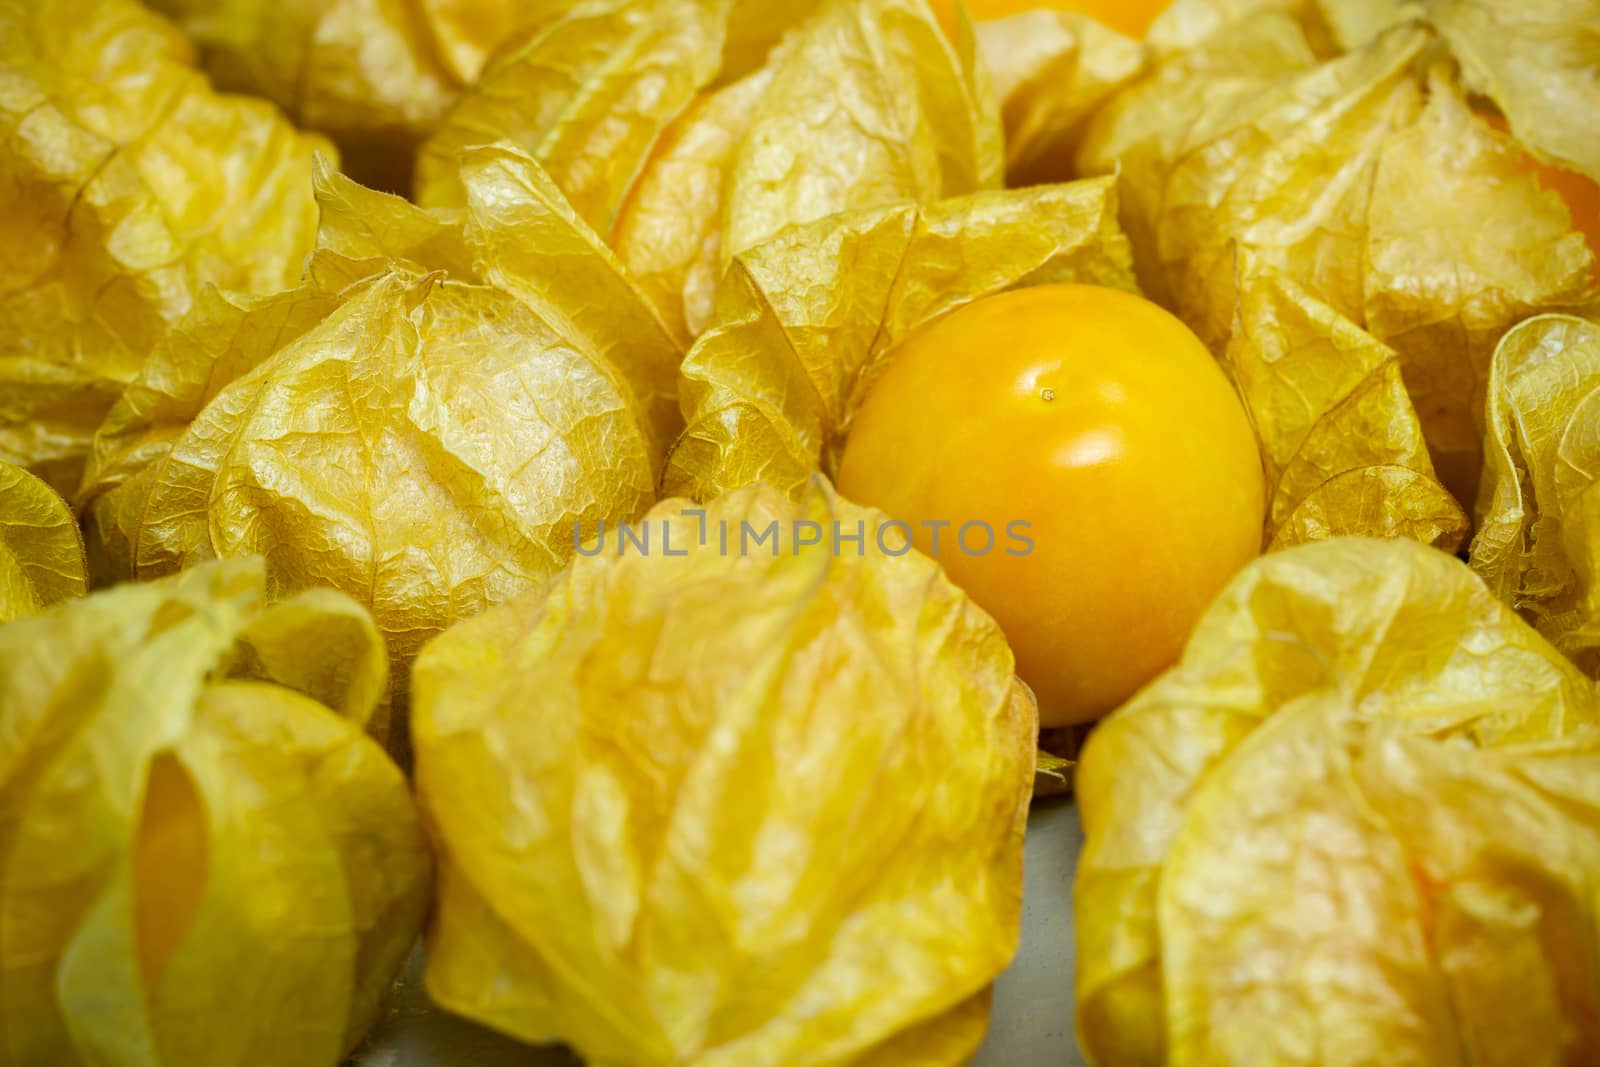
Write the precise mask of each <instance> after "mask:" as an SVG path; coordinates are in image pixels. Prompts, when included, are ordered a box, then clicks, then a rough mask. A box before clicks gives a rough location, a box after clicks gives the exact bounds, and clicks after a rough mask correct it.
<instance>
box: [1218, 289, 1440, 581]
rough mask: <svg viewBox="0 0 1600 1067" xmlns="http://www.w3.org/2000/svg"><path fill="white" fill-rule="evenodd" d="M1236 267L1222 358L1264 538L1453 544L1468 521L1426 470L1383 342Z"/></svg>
mask: <svg viewBox="0 0 1600 1067" xmlns="http://www.w3.org/2000/svg"><path fill="white" fill-rule="evenodd" d="M1238 269H1239V273H1240V281H1239V310H1238V315H1237V319H1236V321H1235V324H1234V328H1233V332H1232V336H1231V337H1230V338H1229V340H1228V344H1227V348H1226V349H1225V350H1224V352H1223V357H1222V362H1223V366H1224V367H1225V368H1226V369H1227V371H1228V373H1229V376H1230V377H1231V378H1232V379H1233V382H1234V385H1235V386H1236V387H1237V388H1238V390H1239V396H1240V399H1241V400H1243V402H1244V406H1245V411H1246V412H1247V413H1248V414H1249V416H1250V421H1251V423H1252V424H1253V425H1254V426H1255V430H1256V437H1257V439H1258V440H1259V441H1260V442H1261V453H1262V462H1263V464H1264V466H1265V470H1266V475H1267V484H1268V486H1269V494H1268V506H1267V528H1266V540H1267V545H1268V547H1269V548H1270V549H1273V550H1276V549H1281V548H1289V547H1292V546H1293V545H1297V544H1304V543H1305V542H1307V541H1320V540H1327V539H1328V538H1331V537H1345V536H1360V537H1378V538H1393V537H1409V538H1412V539H1413V540H1417V541H1421V542H1422V543H1424V544H1429V545H1432V546H1434V547H1435V548H1438V549H1441V550H1443V551H1445V552H1451V553H1453V552H1455V551H1456V550H1457V549H1458V548H1460V547H1461V545H1462V543H1463V542H1464V541H1465V540H1466V536H1467V531H1468V529H1469V528H1470V526H1471V523H1470V521H1469V520H1468V518H1467V515H1466V513H1465V512H1464V511H1463V510H1462V508H1461V505H1460V504H1458V503H1457V502H1456V500H1455V498H1454V497H1452V496H1451V495H1450V493H1449V491H1448V490H1446V489H1445V487H1444V486H1443V485H1441V484H1440V483H1439V481H1438V479H1437V478H1436V477H1435V476H1434V470H1433V463H1432V461H1431V460H1430V459H1429V456H1428V448H1427V444H1426V442H1425V441H1424V440H1423V435H1422V426H1421V424H1420V422H1419V421H1418V419H1417V413H1416V410H1415V409H1414V408H1413V407H1412V406H1411V397H1410V396H1409V395H1408V393H1407V392H1406V386H1405V381H1404V378H1403V376H1402V374H1401V370H1400V360H1399V357H1398V355H1397V354H1396V353H1395V351H1394V350H1393V349H1391V348H1389V347H1388V346H1387V345H1384V344H1382V343H1380V342H1379V341H1377V340H1376V339H1375V338H1373V337H1372V336H1371V335H1370V334H1368V333H1366V332H1364V331H1362V330H1361V329H1360V328H1358V327H1357V326H1356V325H1355V324H1353V323H1351V322H1350V321H1349V320H1348V319H1345V318H1344V317H1343V316H1341V315H1340V314H1339V313H1338V312H1337V311H1334V310H1333V309H1332V308H1330V307H1328V306H1327V305H1326V304H1324V303H1322V302H1321V301H1318V300H1317V299H1316V298H1314V297H1313V296H1311V294H1310V293H1308V292H1306V290H1305V289H1304V288H1303V287H1302V286H1299V285H1297V284H1295V283H1294V282H1292V281H1290V280H1289V279H1287V278H1285V277H1283V276H1282V275H1280V274H1278V273H1277V272H1276V271H1273V270H1271V269H1270V268H1264V267H1262V266H1261V265H1259V264H1257V263H1255V262H1254V261H1253V260H1251V259H1249V258H1245V259H1243V260H1242V261H1241V263H1240V264H1239V267H1238Z"/></svg>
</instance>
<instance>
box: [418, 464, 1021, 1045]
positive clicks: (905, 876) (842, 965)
mask: <svg viewBox="0 0 1600 1067" xmlns="http://www.w3.org/2000/svg"><path fill="white" fill-rule="evenodd" d="M886 522H887V520H886V519H885V518H884V516H882V515H881V514H880V513H877V512H871V511H867V510H865V509H862V508H858V507H856V506H854V505H852V504H850V503H848V502H847V501H845V500H843V499H841V498H839V497H837V496H836V495H834V493H833V492H832V490H831V489H829V488H828V487H827V486H826V484H825V483H823V482H821V481H820V480H818V481H816V482H813V483H811V487H810V488H808V489H807V490H806V492H805V493H804V494H803V495H802V497H801V498H800V499H799V500H798V501H791V500H789V499H786V498H785V497H784V496H782V495H781V494H779V493H777V492H776V491H774V490H772V489H770V488H767V487H764V486H755V487H750V488H748V489H745V490H742V491H739V492H736V493H733V494H730V495H728V496H725V497H722V498H720V499H719V500H717V501H715V502H713V503H711V504H709V505H707V506H706V507H705V508H703V509H699V508H695V507H694V506H693V505H692V504H690V503H689V502H688V501H683V500H678V501H667V502H664V503H662V504H661V505H659V506H658V507H657V508H656V509H655V510H654V511H652V512H651V513H650V515H649V516H648V517H647V519H646V520H645V522H644V523H643V524H642V525H640V526H636V527H634V528H633V529H632V533H631V536H632V537H635V538H636V537H637V536H638V535H639V533H640V531H641V530H643V531H645V534H644V535H645V536H647V537H649V538H651V539H653V540H652V541H651V547H650V548H649V549H648V550H645V551H644V552H641V551H639V550H638V549H637V541H636V540H631V539H630V535H629V534H625V533H623V532H622V531H620V530H616V529H612V530H610V531H608V532H607V533H606V535H605V536H604V537H603V538H602V539H600V540H599V541H597V542H595V543H593V544H592V545H591V546H590V548H589V549H587V550H586V552H585V555H584V556H582V557H579V558H577V559H575V560H574V561H573V564H572V566H571V567H570V568H568V570H567V571H566V572H564V573H563V574H562V575H561V576H560V577H559V578H558V579H556V580H555V581H553V582H552V583H551V584H550V585H548V586H546V587H545V588H543V589H540V590H538V591H535V592H530V593H527V594H525V595H523V596H520V597H518V598H516V599H515V600H512V601H510V602H509V603H507V604H504V605H501V606H499V607H497V608H493V609H491V610H489V611H487V612H485V613H484V614H483V615H480V616H479V617H477V618H475V619H472V620H468V621H467V622H465V623H462V624H460V625H458V626H456V627H454V628H452V629H451V630H450V631H449V632H447V633H445V634H444V635H442V636H441V637H439V638H436V639H435V640H434V641H433V642H431V643H430V644H429V646H428V648H427V649H426V650H424V652H423V654H422V656H421V657H420V658H419V659H418V661H417V668H416V683H415V686H416V688H415V695H416V703H415V720H414V722H415V735H416V746H417V784H418V791H419V797H420V800H421V803H422V804H423V805H424V807H425V810H426V811H427V813H428V818H429V820H430V825H432V826H433V827H435V828H436V832H437V838H436V840H437V844H438V846H439V848H440V850H441V851H440V855H441V868H442V878H441V897H440V900H439V904H438V907H437V909H436V910H435V913H434V916H435V918H434V922H433V924H432V927H431V929H430V931H429V935H428V988H429V991H430V992H431V993H432V995H433V996H434V997H435V998H437V999H438V1000H439V1002H440V1003H441V1004H443V1005H444V1006H446V1007H447V1008H449V1009H451V1010H453V1011H456V1012H459V1013H462V1014H465V1015H467V1016H470V1017H472V1018H474V1019H477V1020H478V1021H480V1022H485V1023H488V1024H489V1025H492V1026H494V1027H496V1028H497V1029H500V1030H502V1031H504V1032H506V1033H509V1034H512V1035H514V1036H516V1037H518V1038H520V1039H523V1040H526V1041H531V1042H536V1043H543V1042H552V1041H558V1040H559V1041H565V1042H568V1043H570V1044H571V1045H573V1046H574V1047H575V1048H576V1049H577V1050H578V1051H579V1052H580V1053H581V1054H582V1055H583V1056H584V1057H585V1058H586V1059H587V1060H588V1061H589V1062H591V1063H605V1064H610V1065H616V1067H649V1065H659V1067H689V1065H695V1067H733V1065H738V1067H756V1065H770V1067H778V1065H781V1064H795V1063H802V1062H803V1063H805V1064H807V1065H810V1067H834V1065H838V1067H843V1065H846V1064H849V1065H860V1067H867V1065H883V1067H888V1065H903V1064H911V1063H915V1064H924V1065H928V1067H934V1065H942V1064H949V1065H954V1064H959V1063H965V1062H966V1061H967V1059H968V1058H969V1057H970V1056H971V1054H972V1053H973V1051H974V1050H975V1048H976V1046H977V1044H978V1042H979V1040H980V1039H981V1038H982V1035H983V1031H984V1029H985V1027H986V1024H987V1016H988V987H989V984H990V982H991V981H992V980H993V979H994V977H995V975H996V974H997V973H998V972H999V971H1000V970H1001V968H1003V967H1004V966H1005V964H1006V963H1007V961H1008V960H1009V959H1010V957H1011V954H1012V952H1013V951H1014V949H1015V946H1016V941H1017V933H1018V922H1019V919H1020V903H1021V874H1022V866H1021V861H1022V853H1021V848H1022V835H1023V829H1024V823H1025V819H1026V809H1027V805H1028V797H1029V792H1030V788H1031V786H1032V782H1033V773H1034V747H1033V745H1034V737H1035V733H1036V730H1037V716H1036V713H1035V710H1034V706H1033V701H1032V698H1031V697H1030V696H1029V694H1028V691H1027V688H1026V687H1025V686H1023V685H1022V684H1021V683H1020V682H1018V681H1017V680H1016V679H1015V677H1014V675H1013V666H1012V658H1011V653H1010V650H1009V649H1008V648H1007V646H1006V643H1005V640H1004V638H1003V637H1002V635H1001V633H1000V631H999V628H998V627H997V626H996V625H995V624H994V622H993V621H992V620H991V619H990V618H989V617H988V616H987V615H985V614H984V613H983V612H982V611H981V610H979V609H978V608H977V607H976V606H974V605H973V604H972V603H971V602H970V601H968V600H967V598H966V597H965V596H964V595H963V594H962V593H961V592H960V591H959V590H958V589H957V588H956V587H955V586H954V585H952V584H951V583H950V582H949V580H948V579H946V578H945V577H944V575H943V573H942V572H941V571H940V570H939V568H938V566H937V564H936V563H934V562H933V561H932V560H930V559H928V558H926V557H924V556H921V555H919V554H917V553H915V552H912V553H909V554H900V555H893V554H891V553H892V552H893V551H895V550H896V548H897V546H900V545H902V544H903V541H902V540H900V539H896V538H893V537H891V538H890V541H889V544H888V547H887V549H886V548H883V547H879V546H878V544H877V539H878V534H879V533H880V527H881V524H883V523H886ZM836 523H837V524H839V525H838V526H837V527H835V526H834V525H833V524H836ZM806 524H816V526H815V527H814V528H815V529H818V530H822V531H823V534H822V539H821V540H820V542H819V541H816V540H813V539H812V538H811V533H810V529H809V528H808V527H807V525H806ZM836 528H837V529H842V530H843V531H844V532H845V533H846V534H847V535H848V534H853V533H854V532H856V531H858V530H859V531H860V532H862V533H863V534H864V537H865V540H864V542H863V543H862V547H861V549H860V551H857V550H856V549H855V548H853V547H851V546H850V545H849V544H846V545H845V546H844V547H843V548H842V550H840V551H837V552H836V551H835V550H834V545H833V544H832V542H831V540H830V539H831V537H832V533H831V532H830V531H831V530H833V529H836ZM762 533H770V539H769V540H768V541H767V542H766V543H765V544H754V543H753V542H752V541H750V540H749V539H750V538H751V537H754V536H757V535H758V534H762ZM724 538H726V541H724ZM724 544H726V548H724V547H723V546H724ZM591 552H592V553H593V554H592V555H591V554H590V553H591Z"/></svg>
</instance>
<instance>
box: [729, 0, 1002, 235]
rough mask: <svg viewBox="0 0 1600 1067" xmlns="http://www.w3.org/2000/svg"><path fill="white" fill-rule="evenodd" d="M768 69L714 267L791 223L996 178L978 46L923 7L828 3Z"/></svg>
mask: <svg viewBox="0 0 1600 1067" xmlns="http://www.w3.org/2000/svg"><path fill="white" fill-rule="evenodd" d="M772 63H773V66H774V71H773V78H772V84H771V86H770V88H769V89H768V92H767V94H766V95H765V96H764V97H763V99H762V102H761V104H760V105H759V106H758V107H757V110H756V115H755V118H754V119H753V121H752V122H751V125H750V129H749V130H748V131H747V132H746V134H745V137H744V139H743V142H742V144H741V146H740V150H739V153H738V155H737V157H736V159H735V161H734V164H733V169H732V172H731V174H730V175H729V183H730V185H729V191H728V194H727V201H726V203H727V207H726V209H725V211H726V216H725V224H726V233H727V235H726V238H725V240H724V244H723V255H724V263H727V262H728V261H730V260H731V259H732V257H733V256H735V255H736V254H738V253H739V252H742V251H744V250H746V249H749V248H753V247H755V246H756V245H758V244H761V243H762V242H763V241H766V240H767V239H768V238H770V237H772V236H774V235H776V234H779V233H781V232H782V231H783V230H785V229H786V228H788V227H790V226H795V225H801V224H804V223H808V222H813V221H815V220H818V219H822V218H825V217H827V216H829V215H834V214H838V213H840V212H844V211H850V210H854V209H864V208H872V207H881V206H886V205H889V204H894V203H897V202H900V201H904V200H910V201H914V202H917V203H931V202H934V201H937V200H942V199H945V198H948V197H952V196H962V195H965V194H968V193H974V192H977V191H979V190H982V189H992V188H996V187H998V186H999V185H1000V184H1001V180H1002V178H1003V169H1004V155H1003V151H1004V150H1003V146H1002V133H1001V129H1000V121H999V113H998V106H997V104H996V102H995V100H994V96H993V93H992V90H991V88H990V86H989V84H988V79H987V75H986V73H985V71H984V68H983V66H982V63H981V62H980V61H979V58H978V55H977V45H976V42H975V41H973V40H972V39H971V38H970V37H968V38H966V39H964V40H963V41H961V42H960V43H958V44H956V45H952V44H951V43H950V42H949V40H948V39H947V38H946V36H945V34H944V32H943V30H941V29H940V28H939V24H938V23H937V22H936V21H935V20H934V18H933V14H932V12H931V10H930V9H929V8H928V5H927V4H926V3H925V2H924V0H826V2H825V3H823V4H822V5H821V6H820V7H819V9H818V10H817V13H816V14H815V15H814V16H813V17H812V18H811V20H810V21H808V22H807V23H806V24H805V25H804V26H803V27H802V28H801V30H800V31H798V32H797V34H796V35H795V37H794V39H793V40H792V42H790V43H789V44H788V45H786V46H785V47H783V48H781V49H780V50H779V51H778V53H777V54H776V55H775V56H774V58H773V60H772ZM841 105H842V106H841Z"/></svg>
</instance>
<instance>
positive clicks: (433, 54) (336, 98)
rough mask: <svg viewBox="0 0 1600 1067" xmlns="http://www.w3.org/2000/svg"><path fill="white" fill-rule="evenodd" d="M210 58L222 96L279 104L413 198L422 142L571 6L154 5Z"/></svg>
mask: <svg viewBox="0 0 1600 1067" xmlns="http://www.w3.org/2000/svg"><path fill="white" fill-rule="evenodd" d="M150 2H151V6H153V7H155V8H156V9H157V10H160V11H163V12H165V13H166V14H168V15H170V16H171V17H172V18H174V19H175V20H177V21H178V23H179V24H180V25H182V27H183V28H184V30H185V31H187V33H188V34H189V36H190V37H192V38H193V39H194V40H195V41H197V42H198V43H199V44H200V45H201V46H202V48H203V49H204V58H205V64H206V69H207V70H209V71H210V72H211V75H212V77H214V78H215V79H216V80H217V82H218V84H220V85H222V86H223V87H224V88H228V89H234V90H238V91H241V92H250V93H255V94H257V95H260V96H265V97H267V98H268V99H270V100H272V101H274V102H276V103H277V104H278V106H280V107H282V108H283V109H284V110H285V111H286V112H288V113H289V115H290V117H291V118H293V119H294V121H295V123H296V124H297V125H299V126H303V127H307V128H309V129H314V130H320V131H322V132H324V133H326V134H328V135H329V136H331V137H332V138H333V139H334V140H336V141H337V142H338V143H339V145H340V147H341V149H342V150H343V151H344V154H345V160H346V165H347V167H348V169H349V170H350V173H351V174H353V175H355V176H356V177H357V178H359V179H360V180H362V181H365V182H367V183H368V184H371V185H374V186H377V187H379V188H383V189H390V190H401V189H404V188H405V187H406V185H407V183H408V182H409V180H410V174H411V169H412V154H413V153H414V152H415V150H416V146H417V144H418V143H419V142H420V141H421V140H422V138H424V137H426V136H427V135H428V134H429V133H430V132H432V130H433V129H434V128H435V126H437V124H438V123H439V121H440V120H441V119H442V118H443V116H444V114H445V112H446V111H447V110H448V109H449V107H450V105H451V104H452V103H453V102H454V101H455V99H456V97H457V96H458V95H459V94H460V93H461V91H462V90H463V89H465V88H467V87H468V86H470V85H471V84H472V83H473V81H474V79H476V78H477V77H478V75H479V73H480V72H481V71H482V70H483V68H484V66H485V64H486V62H487V61H488V58H489V56H490V54H491V53H492V52H493V51H494V50H495V49H496V48H498V47H499V46H500V45H501V43H502V42H503V41H505V40H506V38H508V37H509V36H511V34H512V33H513V32H514V31H516V30H518V29H520V28H522V27H524V26H528V25H536V24H539V23H543V22H548V21H550V20H551V19H554V18H557V17H559V16H560V15H561V14H562V13H563V12H564V11H565V10H566V9H567V8H569V7H571V6H573V4H572V0H287V2H285V0H150Z"/></svg>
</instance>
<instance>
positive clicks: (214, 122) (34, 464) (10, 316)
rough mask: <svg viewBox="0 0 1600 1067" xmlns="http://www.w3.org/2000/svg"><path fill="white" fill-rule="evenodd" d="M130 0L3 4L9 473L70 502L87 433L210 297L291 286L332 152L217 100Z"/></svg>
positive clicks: (238, 102) (241, 104) (0, 434)
mask: <svg viewBox="0 0 1600 1067" xmlns="http://www.w3.org/2000/svg"><path fill="white" fill-rule="evenodd" d="M191 58H192V56H191V49H190V46H189V44H188V42H187V41H185V40H184V38H183V36H182V35H181V34H180V33H178V31H177V30H176V29H175V28H174V27H173V26H171V25H170V24H169V23H167V22H166V21H165V20H164V19H161V18H160V17H158V16H156V15H153V14H151V13H150V12H149V11H147V10H146V9H144V8H143V7H141V6H140V5H139V4H138V3H135V2H134V0H0V85H3V86H4V89H3V90H0V200H3V201H4V203H5V210H4V211H3V212H0V460H4V461H7V462H11V463H15V464H18V465H21V466H24V467H28V468H30V469H32V470H33V471H34V472H35V473H38V474H40V475H41V476H43V477H44V478H45V479H46V480H47V481H49V482H50V483H51V484H52V485H53V486H55V488H56V489H57V490H58V491H61V492H66V493H70V492H72V491H73V490H74V489H76V488H77V480H78V477H79V474H80V473H81V471H82V467H83V457H84V454H85V453H86V452H87V450H88V447H89V438H90V436H91V435H92V434H93V433H94V429H95V427H96V426H97V425H98V424H99V422H100V419H101V418H102V417H103V416H104V415H105V413H106V412H107V410H108V409H109V408H110V407H111V405H112V403H114V402H115V400H116V398H117V395H118V394H119V393H120V392H121V391H122V388H123V386H124V385H125V384H126V383H127V382H128V381H129V380H130V379H132V378H133V377H134V376H135V375H136V374H137V373H138V371H139V367H140V364H141V363H142V362H143V360H144V358H145V356H146V355H147V354H148V353H149V351H150V349H151V347H152V346H153V345H154V344H155V342H156V340H157V339H158V338H159V337H160V336H161V334H162V333H163V332H164V331H165V330H166V328H167V326H168V325H169V324H170V323H172V322H174V321H176V320H177V319H178V318H179V317H181V316H182V315H183V313H184V312H185V311H186V310H187V309H188V307H189V304H190V302H191V301H192V300H193V298H194V295H195V294H196V293H197V292H198V291H199V289H200V288H201V287H202V286H204V285H207V284H215V285H218V286H224V287H227V288H232V289H238V290H242V291H248V292H270V291H272V290H274V289H278V288H281V287H283V286H285V285H289V284H293V282H294V280H295V279H296V278H298V277H299V274H300V269H301V266H302V263H303V260H304V259H305V256H306V255H307V254H308V253H309V252H310V251H311V248H312V245H313V241H314V237H315V232H316V206H315V204H314V203H313V202H312V195H311V182H310V173H311V171H310V168H311V158H312V154H313V152H314V151H316V150H318V149H321V150H323V151H328V152H331V151H332V149H331V148H330V147H329V146H328V145H327V144H326V142H324V141H322V140H321V139H320V138H317V137H311V136H306V135H303V134H300V133H297V132H296V131H295V130H294V129H293V128H292V127H291V126H290V125H289V124H288V123H287V122H285V121H284V119H283V117H282V116H281V115H280V114H278V112H277V111H276V110H275V109H274V108H272V107H271V106H270V105H268V104H265V103H263V102H262V101H259V100H248V99H245V98H242V97H232V96H222V95H219V94H217V93H215V92H213V91H212V90H211V88H210V86H209V85H208V83H207V82H206V80H205V78H204V77H203V76H202V75H201V74H199V73H198V72H197V71H196V70H195V69H194V67H193V66H192V64H191Z"/></svg>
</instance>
